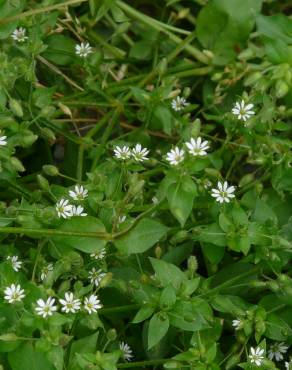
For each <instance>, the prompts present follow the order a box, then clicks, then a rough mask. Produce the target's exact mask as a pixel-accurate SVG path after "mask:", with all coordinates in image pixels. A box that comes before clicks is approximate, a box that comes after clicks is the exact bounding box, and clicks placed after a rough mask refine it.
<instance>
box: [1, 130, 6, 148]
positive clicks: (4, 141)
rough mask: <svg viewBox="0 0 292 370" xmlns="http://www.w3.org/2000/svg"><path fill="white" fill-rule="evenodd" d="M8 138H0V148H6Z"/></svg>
mask: <svg viewBox="0 0 292 370" xmlns="http://www.w3.org/2000/svg"><path fill="white" fill-rule="evenodd" d="M0 135H1V131H0ZM6 139H7V136H0V146H5V145H6V144H7V141H6Z"/></svg>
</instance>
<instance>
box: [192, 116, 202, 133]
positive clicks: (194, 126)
mask: <svg viewBox="0 0 292 370" xmlns="http://www.w3.org/2000/svg"><path fill="white" fill-rule="evenodd" d="M200 131H201V120H200V119H199V118H197V119H196V120H195V121H194V122H192V123H191V136H192V137H197V136H198V135H199V133H200Z"/></svg>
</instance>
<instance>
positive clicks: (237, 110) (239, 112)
mask: <svg viewBox="0 0 292 370" xmlns="http://www.w3.org/2000/svg"><path fill="white" fill-rule="evenodd" d="M252 108H253V104H247V105H245V102H244V100H242V101H241V102H237V103H236V104H235V106H234V108H233V109H232V113H233V114H234V115H235V116H237V118H238V119H240V120H242V121H246V120H248V119H249V118H250V117H251V116H252V115H253V114H255V112H254V111H253V110H252Z"/></svg>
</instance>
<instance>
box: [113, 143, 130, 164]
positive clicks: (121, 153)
mask: <svg viewBox="0 0 292 370" xmlns="http://www.w3.org/2000/svg"><path fill="white" fill-rule="evenodd" d="M114 154H115V157H116V158H118V159H122V160H126V159H129V158H130V157H131V150H130V148H129V147H128V146H126V145H124V146H123V147H119V146H116V147H115V149H114Z"/></svg>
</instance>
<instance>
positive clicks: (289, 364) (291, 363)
mask: <svg viewBox="0 0 292 370" xmlns="http://www.w3.org/2000/svg"><path fill="white" fill-rule="evenodd" d="M285 369H286V370H291V369H292V360H290V361H289V362H288V361H285Z"/></svg>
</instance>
